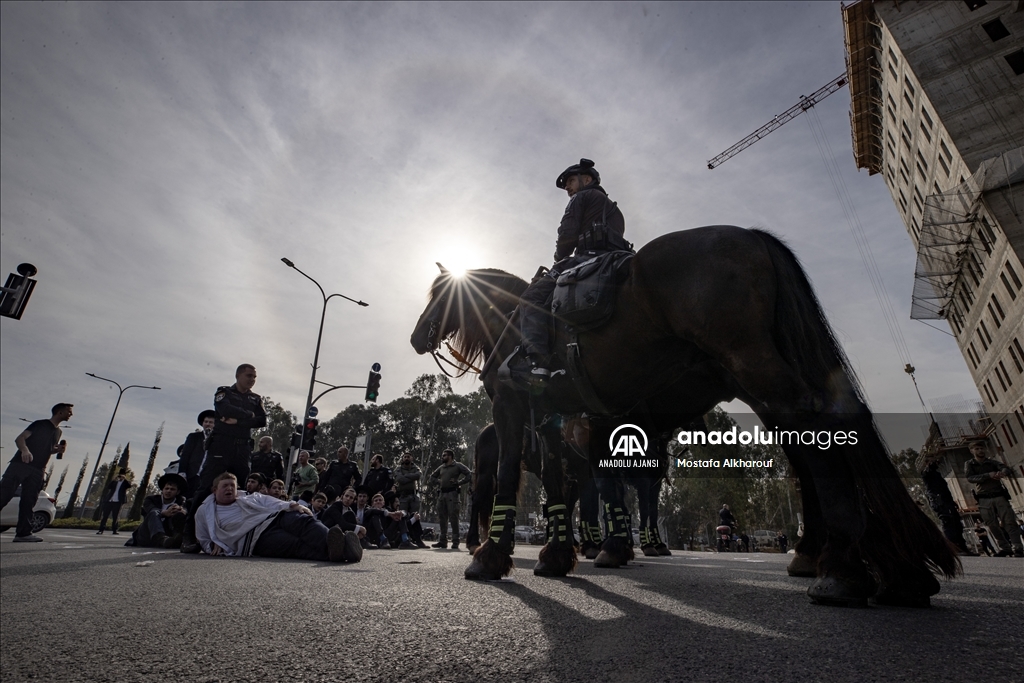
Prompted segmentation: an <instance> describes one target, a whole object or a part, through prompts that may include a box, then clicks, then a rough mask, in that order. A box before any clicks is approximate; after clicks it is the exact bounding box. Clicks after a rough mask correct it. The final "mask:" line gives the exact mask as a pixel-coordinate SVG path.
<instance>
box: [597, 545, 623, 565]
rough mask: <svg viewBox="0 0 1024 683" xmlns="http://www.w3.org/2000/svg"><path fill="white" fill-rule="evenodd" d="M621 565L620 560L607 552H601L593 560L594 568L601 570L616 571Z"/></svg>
mask: <svg viewBox="0 0 1024 683" xmlns="http://www.w3.org/2000/svg"><path fill="white" fill-rule="evenodd" d="M623 564H625V563H624V562H623V561H622V558H620V557H619V556H618V555H616V554H614V553H610V552H608V551H607V550H602V551H601V552H599V553H598V554H597V557H595V558H594V566H595V567H601V568H603V569H618V568H619V567H621V566H622V565H623Z"/></svg>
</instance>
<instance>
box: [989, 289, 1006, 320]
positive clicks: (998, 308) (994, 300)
mask: <svg viewBox="0 0 1024 683" xmlns="http://www.w3.org/2000/svg"><path fill="white" fill-rule="evenodd" d="M992 303H993V304H995V306H996V312H997V313H999V319H1000V320H1006V314H1005V313H1003V307H1002V306H1000V305H999V297H997V296H996V293H995V292H992Z"/></svg>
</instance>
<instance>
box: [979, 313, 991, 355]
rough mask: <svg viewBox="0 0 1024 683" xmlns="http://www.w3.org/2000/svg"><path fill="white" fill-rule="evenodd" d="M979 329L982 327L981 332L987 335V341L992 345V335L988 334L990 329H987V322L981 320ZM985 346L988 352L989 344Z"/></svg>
mask: <svg viewBox="0 0 1024 683" xmlns="http://www.w3.org/2000/svg"><path fill="white" fill-rule="evenodd" d="M978 327H980V328H981V331H982V332H984V333H985V339H987V340H988V343H989V344H991V343H992V335H991V334H989V333H988V328H987V327H985V321H984V320H979V321H978ZM983 346H985V350H986V351H987V350H988V344H984V345H983Z"/></svg>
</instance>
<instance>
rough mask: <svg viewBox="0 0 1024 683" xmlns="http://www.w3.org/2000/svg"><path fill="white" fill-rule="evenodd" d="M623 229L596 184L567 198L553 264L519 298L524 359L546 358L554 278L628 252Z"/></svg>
mask: <svg viewBox="0 0 1024 683" xmlns="http://www.w3.org/2000/svg"><path fill="white" fill-rule="evenodd" d="M625 230H626V219H625V218H623V216H622V212H621V211H619V207H618V206H617V205H616V204H615V202H613V201H612V200H610V199H609V198H608V193H607V192H605V190H604V188H603V187H601V186H600V185H598V184H596V183H594V184H591V185H587V186H586V187H585V188H584V189H582V190H580V191H579V192H577V193H576V194H574V195H573V196H572V197H570V198H569V204H568V205H566V207H565V214H564V215H563V216H562V222H561V224H560V225H559V226H558V239H557V241H556V242H555V257H554V258H555V264H554V265H553V266H552V267H551V270H549V271H548V273H547V275H545V276H544V277H542V278H540V279H538V280H537V281H536V282H533V283H531V284H530V286H529V287H527V288H526V291H524V292H523V294H522V296H521V297H520V300H521V301H522V302H523V304H525V305H520V307H519V315H520V326H521V328H522V332H523V343H524V344H525V346H526V349H525V350H526V354H527V355H528V356H530V357H532V358H534V359H541V360H543V359H544V358H546V357H547V356H548V355H549V344H548V315H547V311H548V309H549V301H550V299H551V294H552V292H554V291H555V283H556V281H557V280H558V276H559V275H561V274H562V273H564V272H565V271H567V270H569V269H570V268H572V267H574V266H577V265H579V264H580V263H583V262H584V261H585V260H587V259H590V258H593V257H594V256H596V255H597V254H602V253H605V252H609V251H618V250H624V249H629V248H630V246H629V244H628V243H627V242H626V240H625V238H623V236H622V235H623V233H624V232H625Z"/></svg>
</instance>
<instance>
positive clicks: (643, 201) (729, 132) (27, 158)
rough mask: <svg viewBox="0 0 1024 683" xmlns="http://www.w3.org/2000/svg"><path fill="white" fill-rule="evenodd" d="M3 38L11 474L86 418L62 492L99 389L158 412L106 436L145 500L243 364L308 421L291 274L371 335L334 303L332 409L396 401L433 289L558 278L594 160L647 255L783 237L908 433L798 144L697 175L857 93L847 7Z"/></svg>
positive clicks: (848, 157)
mask: <svg viewBox="0 0 1024 683" xmlns="http://www.w3.org/2000/svg"><path fill="white" fill-rule="evenodd" d="M0 32H2V33H0V36H2V42H0V50H2V65H0V66H2V79H0V87H2V92H0V110H2V123H0V142H2V169H0V170H2V172H0V183H2V187H0V217H2V228H0V230H2V232H0V237H2V259H0V270H2V273H0V274H2V275H4V276H6V274H7V273H9V272H13V271H14V269H15V267H16V266H17V264H19V263H21V262H26V261H27V262H30V263H33V264H35V265H36V267H37V268H38V269H39V275H38V281H39V284H38V286H37V287H36V290H35V294H34V295H33V298H32V300H31V303H30V304H29V306H28V308H27V310H26V312H25V315H24V317H23V319H22V320H20V321H14V320H10V319H2V322H0V335H2V336H0V343H2V370H3V372H2V380H0V382H2V384H0V388H2V392H0V413H2V445H3V450H2V451H0V453H2V454H3V458H4V459H9V458H10V457H11V456H13V453H14V449H15V447H14V444H13V441H14V438H15V436H16V435H17V434H18V433H19V432H20V431H21V429H22V428H23V427H24V426H25V423H23V422H20V421H19V418H27V419H30V420H32V419H38V418H41V417H46V416H48V414H49V407H50V406H51V405H52V404H53V403H56V402H58V401H69V402H72V403H74V404H75V406H76V408H75V410H76V414H75V417H74V418H73V419H72V421H71V425H72V427H71V428H70V429H69V430H67V433H66V434H67V438H68V441H69V453H68V457H67V458H65V460H64V461H63V462H64V463H70V465H71V473H70V474H69V481H68V483H67V484H66V485H65V492H66V491H68V490H70V486H71V483H72V481H71V480H72V479H73V477H74V474H75V472H76V470H77V467H78V465H79V463H80V462H81V460H82V458H83V457H84V456H85V454H86V453H91V454H92V459H93V460H94V459H95V456H96V453H97V451H98V450H99V447H100V442H101V441H102V438H103V432H104V430H105V429H106V426H107V422H108V420H109V418H110V413H111V411H112V410H113V407H114V403H115V401H116V399H117V390H116V389H114V388H113V387H111V386H110V385H107V384H105V383H104V382H100V381H98V380H95V379H92V378H90V377H87V376H86V374H85V373H86V372H94V373H97V374H99V375H102V376H104V377H109V378H111V379H115V380H118V381H120V382H121V383H122V384H123V385H127V384H143V385H157V386H160V387H162V390H161V391H159V392H156V391H145V390H141V389H132V390H130V391H128V392H127V393H126V394H125V398H124V400H123V401H122V404H121V408H120V410H119V412H118V416H117V421H116V422H115V424H114V428H113V431H112V433H111V436H110V446H109V449H108V451H107V453H106V456H105V457H106V458H109V457H110V456H111V455H112V453H113V448H114V447H116V446H117V445H118V444H124V443H126V442H128V441H130V442H131V443H132V446H133V452H135V453H136V454H137V455H136V456H134V457H133V466H134V467H135V468H136V469H137V470H141V468H142V467H143V465H144V460H145V454H146V453H147V452H148V450H149V448H150V446H151V444H152V439H153V434H154V431H155V430H156V428H157V427H158V426H159V425H160V423H162V422H165V423H166V429H167V434H166V440H165V441H164V444H163V446H162V449H161V458H160V459H159V460H158V463H159V464H160V465H161V466H162V465H164V464H166V462H167V461H169V460H170V459H172V455H173V452H174V448H175V446H177V444H178V443H181V441H182V439H183V438H184V436H185V435H186V434H187V433H188V432H189V431H191V430H192V429H193V428H194V427H195V416H196V414H197V413H198V412H199V411H200V410H203V409H205V408H207V407H209V406H210V405H211V403H212V395H213V392H214V389H215V388H216V387H217V386H218V385H220V384H230V383H231V382H232V381H233V370H234V368H235V366H236V365H237V364H238V363H240V362H251V363H253V364H255V365H256V366H257V368H258V369H259V374H260V377H259V381H258V382H257V385H256V390H257V391H258V392H259V393H262V394H264V395H269V396H271V397H272V398H273V399H274V400H276V401H280V402H281V403H282V404H283V405H284V406H285V407H286V408H288V409H290V410H292V411H293V412H296V413H297V412H300V411H301V409H302V406H303V404H304V399H305V393H306V390H307V388H308V383H309V366H310V363H311V361H312V356H313V350H314V345H315V340H316V330H317V325H318V323H319V315H320V311H321V305H322V300H321V299H320V294H319V292H318V291H317V290H316V287H315V286H314V285H313V284H312V283H311V282H309V281H308V280H306V279H305V278H303V277H302V276H301V275H300V274H298V273H296V272H295V271H293V270H290V269H289V268H287V267H286V266H284V265H283V264H282V263H281V260H280V259H281V257H288V258H290V259H292V260H293V261H294V262H295V264H296V265H297V266H298V267H299V268H301V269H302V270H304V271H305V272H307V273H309V274H310V275H311V276H313V277H314V278H316V279H317V280H319V282H320V283H321V284H322V285H323V287H324V288H325V289H326V290H327V293H328V294H330V293H333V292H340V293H342V294H345V295H347V296H349V297H352V298H355V299H361V300H363V301H366V302H368V303H369V304H370V306H369V307H368V308H361V307H357V306H355V305H353V304H351V303H348V302H346V301H344V300H338V299H334V300H332V301H331V302H330V304H329V306H328V310H327V322H326V325H325V328H324V340H323V349H322V352H321V358H320V365H321V369H320V371H319V378H320V379H323V380H325V381H328V382H331V383H336V384H361V383H363V382H364V381H365V378H366V373H367V371H368V368H369V366H370V364H371V363H373V362H380V363H381V364H382V365H383V376H384V379H383V383H382V386H381V401H383V402H386V401H388V400H391V399H393V398H396V397H397V396H400V395H401V394H402V392H404V391H405V390H406V389H407V388H408V387H409V385H410V383H411V382H412V380H413V379H414V378H415V377H416V376H418V375H420V374H423V373H428V372H433V371H435V366H434V363H433V361H432V360H431V359H430V358H429V357H421V356H417V355H416V354H415V353H414V352H413V351H412V349H411V347H410V346H409V341H408V339H409V334H410V332H411V331H412V326H413V324H414V323H415V320H416V318H417V316H418V314H419V313H420V311H421V310H422V307H423V304H424V295H425V291H426V288H427V287H428V285H429V284H430V281H431V279H432V278H433V277H434V275H436V273H437V270H436V266H435V265H434V262H435V261H441V262H442V263H444V264H445V265H447V266H451V267H457V266H462V267H499V268H503V269H505V270H509V271H511V272H514V273H517V274H519V275H521V276H527V275H529V274H531V273H532V272H533V271H534V270H535V269H536V267H537V266H539V265H542V264H543V265H549V261H548V259H550V255H551V252H552V246H553V239H554V232H555V228H556V227H557V224H558V220H559V218H560V217H561V214H562V210H563V208H564V205H565V202H566V196H565V194H564V193H563V192H560V191H558V190H557V189H556V188H555V187H554V178H555V176H557V175H558V173H559V172H560V171H561V170H562V169H563V168H565V167H566V166H568V165H569V164H571V163H574V162H575V161H576V160H578V159H579V158H580V157H581V156H585V157H588V158H591V159H594V160H595V161H596V162H597V167H598V169H600V171H601V174H602V177H603V184H604V186H605V187H606V188H607V189H608V191H609V193H610V194H611V196H612V198H613V199H615V200H616V201H618V203H619V206H620V207H621V208H622V210H623V213H624V214H625V216H626V229H627V237H628V238H629V239H631V240H632V241H634V242H635V243H636V244H637V245H638V246H641V245H643V244H644V243H646V242H648V241H650V240H651V239H653V238H654V237H656V236H658V235H661V234H664V233H666V232H669V231H673V230H679V229H685V228H690V227H696V226H700V225H708V224H722V223H727V224H735V225H741V226H748V227H752V226H760V227H764V228H768V229H770V230H772V231H774V232H776V233H777V234H779V235H780V236H782V237H783V238H784V239H786V240H787V241H788V242H789V244H790V245H791V246H792V247H793V248H794V250H795V251H796V252H797V254H798V255H799V256H800V258H801V259H802V261H803V263H804V265H805V267H806V269H807V271H808V273H809V275H810V277H811V279H812V281H813V283H814V284H815V287H816V289H817V292H818V295H819V296H820V298H821V300H822V303H823V305H824V306H825V308H826V310H827V312H828V314H829V315H830V317H831V320H832V322H833V324H834V325H835V327H836V329H837V331H838V332H839V334H840V337H841V339H842V340H843V343H844V344H845V346H846V349H847V351H848V353H849V354H850V356H851V358H852V360H853V362H854V364H855V366H856V367H857V369H858V371H859V373H860V376H861V378H862V380H863V381H864V384H865V387H866V390H867V393H868V396H869V399H870V401H871V404H872V406H873V407H874V409H875V410H876V411H881V412H918V411H919V410H920V406H919V403H918V399H917V396H916V394H915V392H914V387H913V384H912V383H911V382H910V381H909V379H908V377H907V376H906V375H905V374H904V373H903V371H902V361H901V359H900V357H899V355H898V353H897V351H896V347H895V346H894V343H893V341H892V339H891V337H890V335H889V332H888V331H887V329H886V326H885V322H884V318H883V317H882V313H881V308H880V305H879V303H878V301H877V299H876V298H875V296H874V294H873V292H872V289H871V286H870V283H869V281H868V279H867V277H866V275H865V268H864V265H863V263H862V261H861V259H860V257H859V256H858V253H857V249H856V246H855V242H854V238H853V235H852V232H851V230H850V228H849V227H848V223H847V222H846V221H845V220H844V218H843V214H842V210H841V206H840V203H839V199H838V198H837V195H836V192H835V191H834V190H833V185H832V184H831V183H830V182H829V180H828V177H827V175H826V172H825V168H826V167H825V164H824V162H823V160H822V156H821V152H820V150H819V147H818V146H817V145H816V144H815V140H814V137H813V136H812V130H811V128H810V127H809V125H808V121H809V120H810V118H811V117H808V116H803V117H800V118H799V119H797V120H795V121H793V122H791V123H789V124H788V125H786V126H785V127H783V128H781V129H780V130H778V131H776V132H775V133H773V134H772V135H771V136H769V137H768V138H766V139H765V140H763V141H760V142H759V143H757V144H756V145H755V146H753V147H752V148H750V149H748V150H746V151H744V152H743V153H742V154H740V155H739V156H737V157H736V158H734V159H732V160H730V161H728V162H726V163H725V164H724V165H723V166H721V167H720V168H718V169H716V170H714V171H709V170H708V169H707V167H706V163H707V160H708V159H710V158H711V157H713V156H714V155H716V154H717V153H718V152H721V151H722V150H724V149H725V148H726V147H728V146H730V145H731V144H732V143H734V142H736V141H737V140H739V139H740V138H742V137H743V136H745V135H746V134H747V133H749V132H751V131H752V130H754V129H755V128H757V127H758V126H760V125H761V124H762V123H764V122H766V121H767V120H769V119H771V117H772V116H774V115H775V114H778V113H780V112H782V111H784V110H785V109H787V108H789V107H790V106H791V105H793V104H795V103H796V102H797V101H798V100H799V97H800V96H801V95H807V94H810V93H811V92H813V91H814V90H816V89H817V88H819V87H821V86H822V85H824V84H825V83H827V82H829V81H830V80H831V79H833V78H834V77H836V76H837V75H839V74H841V73H842V72H843V70H844V68H845V67H844V59H843V32H842V21H841V15H840V6H839V3H830V2H814V3H778V4H776V3H767V2H758V3H725V2H718V3H705V4H701V3H696V2H687V3H674V4H658V3H647V4H644V3H639V2H633V3H623V4H590V5H587V6H586V8H584V7H583V6H581V5H580V4H578V3H565V4H559V3H550V4H540V3H529V4H514V3H471V4H458V3H443V4H429V3H415V4H413V3H403V4H397V5H390V4H386V3H372V4H355V3H317V4H309V5H303V4H299V3H288V4H272V3H256V4H244V3H189V4H184V3H168V4H160V3H125V4H93V3H90V4H78V3H68V4H64V3H61V4H58V3H31V4H29V3H0ZM848 110H849V94H848V92H847V91H846V90H843V91H841V92H839V93H837V94H835V95H833V96H832V97H831V98H829V99H827V100H825V101H824V102H823V103H822V104H820V105H819V106H818V107H817V108H816V109H815V114H816V116H817V117H818V120H820V122H821V125H822V126H823V128H824V131H825V136H826V137H825V139H826V144H827V147H828V149H827V154H829V155H830V158H832V157H834V159H835V162H836V163H837V164H838V166H839V168H840V169H841V171H842V179H843V183H844V184H845V186H846V188H847V189H848V191H849V193H850V197H851V198H852V201H853V203H854V204H855V206H856V210H857V215H858V217H859V219H860V222H861V223H862V224H863V226H864V229H865V231H866V233H867V235H868V238H869V240H870V243H871V248H872V250H873V253H874V257H875V259H876V260H877V263H878V266H879V269H880V270H881V272H882V274H883V277H884V281H885V286H886V288H887V291H888V292H889V295H890V298H891V303H892V306H894V308H895V309H896V312H897V314H898V315H899V317H900V319H901V322H900V324H901V328H902V333H903V335H904V336H905V338H906V341H907V344H908V346H909V348H910V350H911V354H912V360H913V362H914V364H915V365H916V367H917V370H918V381H919V383H920V385H921V391H922V393H923V394H924V395H925V397H926V398H934V397H940V396H948V395H953V394H962V395H964V396H966V397H968V398H976V396H977V394H976V390H975V388H974V385H973V383H972V382H971V379H970V376H969V374H968V372H967V369H966V367H965V365H964V361H963V358H962V356H961V355H960V353H959V351H958V350H957V348H956V345H955V343H954V342H953V339H952V338H951V337H950V336H948V335H947V334H943V333H942V332H939V331H936V330H933V329H929V328H928V327H926V326H925V325H924V324H922V323H919V322H914V321H911V320H909V317H908V316H909V303H910V291H911V285H912V276H913V264H914V251H913V247H912V245H911V243H910V240H909V238H908V237H907V235H906V231H905V229H904V227H903V225H902V223H901V222H900V220H899V218H898V216H897V212H896V209H895V207H894V206H893V204H892V201H891V199H890V197H889V194H888V191H887V190H886V188H885V185H884V183H883V181H882V179H881V178H880V177H869V176H868V175H867V172H866V171H865V172H858V171H857V169H856V168H855V165H854V161H853V156H852V152H851V145H850V130H849V119H848ZM939 325H940V326H941V327H944V326H945V323H943V322H941V321H940V322H939ZM476 386H477V385H476V383H475V381H473V380H469V379H467V380H463V381H462V382H461V383H460V384H457V385H456V390H458V391H463V392H464V391H471V390H473V389H474V388H475V387H476ZM361 398H362V394H361V392H358V391H351V392H348V393H346V392H342V391H338V392H335V393H334V394H331V395H329V396H328V397H326V398H324V399H323V400H322V401H321V410H322V411H323V413H325V414H327V415H333V414H334V413H335V412H337V411H338V410H341V409H342V408H344V407H345V406H346V405H348V404H349V403H353V402H356V401H358V400H360V399H361ZM90 469H91V466H90ZM59 473H60V468H58V470H57V474H59Z"/></svg>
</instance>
